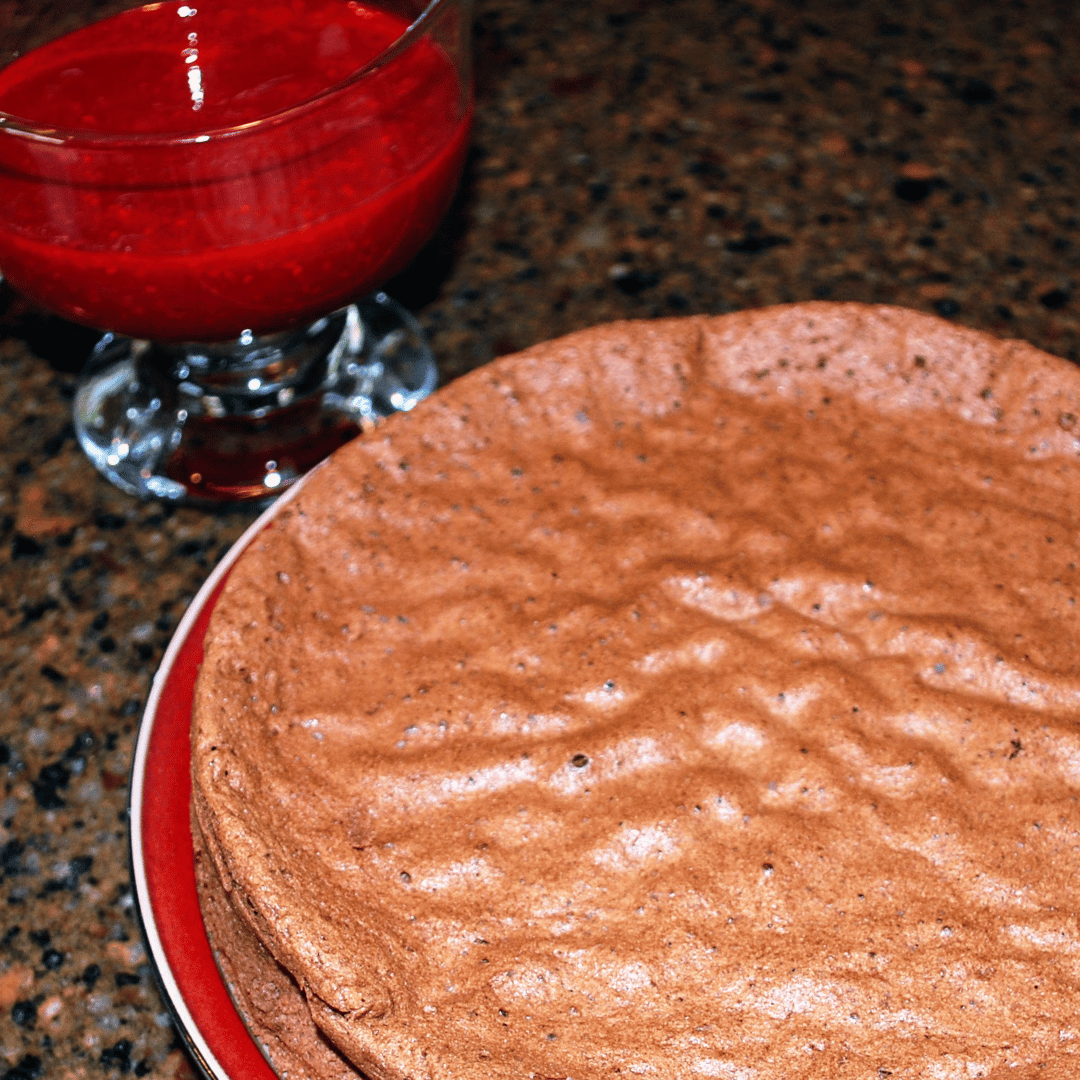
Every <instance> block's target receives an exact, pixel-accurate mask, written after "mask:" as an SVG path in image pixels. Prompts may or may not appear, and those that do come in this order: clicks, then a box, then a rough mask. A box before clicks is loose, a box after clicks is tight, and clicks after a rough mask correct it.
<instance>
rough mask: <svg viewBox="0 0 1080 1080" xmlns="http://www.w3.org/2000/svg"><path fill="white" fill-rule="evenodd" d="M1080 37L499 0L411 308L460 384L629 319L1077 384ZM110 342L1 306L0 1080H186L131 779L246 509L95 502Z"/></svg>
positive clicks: (1037, 5)
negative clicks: (856, 345)
mask: <svg viewBox="0 0 1080 1080" xmlns="http://www.w3.org/2000/svg"><path fill="white" fill-rule="evenodd" d="M70 6H71V5H63V6H61V5H53V6H50V5H48V4H38V5H37V7H38V8H39V9H40V10H41V13H40V14H39V15H38V16H37V17H38V18H40V19H48V18H60V17H62V12H63V11H67V10H69V9H70ZM7 17H8V15H7V14H5V13H2V12H0V18H7ZM1078 26H1080V24H1078V22H1077V20H1076V19H1075V15H1074V12H1073V9H1072V5H1071V4H1068V3H1064V2H1063V3H1052V2H1049V0H1033V2H1029V3H1019V2H1015V3H1014V2H991V0H981V2H969V3H965V4H954V3H946V2H940V3H929V2H927V3H912V4H907V5H902V6H900V5H895V4H886V3H884V2H877V3H848V4H844V5H840V4H832V3H826V2H824V0H811V2H807V3H794V2H784V3H781V2H776V3H772V2H766V0H761V2H757V3H718V2H715V0H672V2H670V3H664V2H660V0H653V2H649V3H646V2H640V3H634V2H626V0H623V2H620V3H614V2H612V0H598V2H596V3H593V4H580V3H570V2H568V0H557V2H556V0H547V2H542V3H537V2H532V0H506V2H501V0H481V2H480V3H479V5H478V8H477V11H476V30H477V34H476V62H477V84H478V102H477V106H478V112H477V124H476V135H475V143H474V151H473V154H472V158H471V161H470V165H469V169H468V172H467V176H466V180H465V184H464V186H463V188H462V192H461V195H460V197H459V199H458V201H457V203H456V204H455V207H454V209H453V211H452V213H451V215H450V217H449V219H448V220H447V222H446V224H445V225H444V226H443V228H442V229H441V231H440V233H439V235H438V236H437V237H436V238H435V240H434V241H433V243H432V244H431V245H430V246H429V248H428V250H427V251H426V252H425V253H424V255H423V256H421V259H420V260H418V263H417V265H416V266H415V267H414V268H413V270H412V271H410V272H409V273H407V274H406V275H404V276H403V277H402V278H401V279H399V280H398V281H397V282H396V283H395V285H394V288H393V290H392V291H394V292H395V293H396V294H397V295H398V296H399V297H401V298H402V299H403V300H404V301H405V302H407V303H409V304H410V305H412V306H413V307H414V308H415V310H416V311H417V312H418V314H419V316H420V318H421V319H422V321H423V322H424V323H425V325H426V327H427V328H428V330H429V332H430V334H431V337H432V341H433V343H434V346H435V348H436V350H437V352H438V354H439V356H440V358H441V362H442V366H443V372H444V377H445V378H446V379H447V380H449V379H451V378H453V377H454V376H456V375H459V374H461V373H462V372H464V371H466V370H469V369H470V368H473V367H475V366H477V365H478V364H482V363H485V362H486V361H488V360H489V359H491V358H492V357H494V356H498V355H502V354H504V353H507V352H511V351H514V350H515V349H518V348H522V347H525V346H527V345H530V344H532V343H534V342H536V341H539V340H542V339H544V338H547V337H552V336H555V335H557V334H561V333H565V332H567V331H570V330H573V329H577V328H580V327H583V326H587V325H590V324H592V323H596V322H601V321H605V320H609V319H615V318H624V317H628V316H629V317H642V318H650V317H655V316H657V315H668V314H677V313H680V312H685V313H697V312H724V311H730V310H735V309H738V308H742V307H749V306H756V305H763V304H770V303H777V302H783V301H788V300H806V299H815V298H831V299H852V300H865V301H874V302H882V301H883V302H889V303H898V304H905V305H908V306H911V307H916V308H919V309H922V310H925V311H929V312H933V313H937V314H941V315H945V316H947V317H949V318H952V319H955V320H957V321H958V322H962V323H965V324H967V325H970V326H974V327H977V328H979V329H983V330H989V331H991V332H994V333H997V334H1000V335H1003V336H1015V337H1022V338H1026V339H1027V340H1029V341H1031V342H1033V343H1034V344H1035V345H1038V346H1039V347H1041V348H1044V349H1047V350H1049V351H1051V352H1055V353H1058V354H1059V355H1062V356H1067V357H1069V358H1071V359H1073V360H1080V333H1078V321H1077V315H1078V312H1080V295H1078V287H1080V208H1078V205H1077V200H1078V198H1080V161H1078V148H1080V76H1078V75H1077V69H1076V65H1075V57H1076V55H1077V54H1078V47H1080V30H1078ZM90 340H92V339H91V337H90V336H89V335H88V334H86V333H84V332H82V331H79V330H77V329H75V328H72V327H70V326H67V325H66V324H62V323H60V322H58V321H57V320H53V319H50V318H48V317H47V316H46V315H44V314H43V313H41V312H40V311H38V310H37V309H35V308H34V307H33V306H32V305H30V304H29V303H28V302H27V301H25V300H23V299H21V298H19V297H17V296H14V295H12V294H11V293H10V292H5V293H3V294H2V295H0V365H2V366H0V371H2V372H3V379H2V381H0V402H2V406H0V530H2V536H0V620H2V627H3V631H2V632H3V646H2V648H0V773H2V774H3V776H4V789H3V791H2V792H0V872H2V873H3V875H4V881H3V888H2V889H0V905H2V909H3V912H4V917H3V920H2V922H0V1080H33V1078H35V1077H37V1076H48V1077H58V1078H64V1080H74V1078H82V1077H99V1076H102V1077H109V1076H111V1077H116V1076H119V1075H122V1074H130V1075H137V1076H145V1075H153V1076H155V1077H183V1076H185V1075H188V1074H189V1073H190V1069H191V1065H190V1063H189V1062H188V1061H187V1059H186V1058H185V1056H184V1054H183V1051H182V1050H181V1048H180V1044H179V1041H178V1039H177V1036H176V1033H175V1031H174V1030H173V1028H172V1025H171V1021H170V1019H169V1015H168V1012H167V1009H166V1007H165V1005H164V1003H163V1001H162V999H161V998H160V996H159V994H158V991H157V989H156V987H155V985H154V981H153V976H152V974H151V972H150V971H149V968H148V966H147V959H146V955H145V952H144V950H143V947H142V945H141V944H140V937H139V929H138V923H137V920H136V917H135V913H134V911H133V909H132V903H131V889H130V874H129V869H128V862H127V826H126V806H127V797H128V782H127V773H128V769H129V766H130V760H131V753H132V748H133V745H134V738H135V730H136V726H137V723H138V718H139V714H140V712H141V709H142V705H143V702H144V700H145V697H146V694H147V692H148V690H149V686H150V681H151V679H152V677H153V673H154V670H155V668H156V666H157V664H158V663H159V661H160V659H161V655H162V652H163V650H164V648H165V645H166V643H167V641H168V639H169V636H170V634H171V632H172V630H173V628H174V627H175V625H176V623H177V621H178V620H179V618H180V616H181V614H182V612H183V610H184V607H185V605H186V604H187V602H188V601H189V600H190V598H191V597H192V596H193V595H194V593H195V592H196V590H197V589H198V587H199V585H200V583H201V582H202V580H203V579H204V578H205V576H206V575H207V573H208V572H209V570H210V569H211V567H212V566H213V565H214V563H215V562H216V561H217V560H218V559H219V558H220V556H221V555H222V553H223V552H224V551H225V550H227V548H228V546H229V544H230V543H232V541H233V540H234V539H235V538H236V537H237V536H238V535H239V534H240V532H242V530H243V528H244V527H245V526H246V525H247V523H248V522H249V521H250V520H251V518H252V516H253V513H252V512H251V511H249V510H242V511H235V512H232V513H227V514H221V515H208V514H205V513H202V512H197V511H194V510H188V509H174V508H167V507H161V506H157V505H143V504H139V503H136V502H133V501H132V500H130V499H128V498H126V497H125V496H123V495H122V494H120V493H119V492H118V491H115V490H114V489H112V488H111V487H110V486H109V485H108V484H107V483H105V481H104V480H101V479H99V478H98V477H97V475H96V473H95V472H94V471H93V469H92V468H91V466H90V465H89V464H88V463H87V462H86V461H85V460H83V458H82V457H81V454H80V452H79V451H78V449H77V447H76V445H75V443H74V441H73V438H72V431H71V427H70V423H69V410H70V405H71V397H72V393H73V388H74V383H75V375H74V374H73V372H74V371H76V370H77V368H78V366H79V363H80V360H81V357H82V356H83V355H85V352H86V349H87V346H88V343H89V341H90Z"/></svg>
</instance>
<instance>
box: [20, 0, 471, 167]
mask: <svg viewBox="0 0 1080 1080" xmlns="http://www.w3.org/2000/svg"><path fill="white" fill-rule="evenodd" d="M451 3H453V0H429V3H428V5H427V7H425V8H424V10H423V11H421V12H420V14H419V15H417V16H416V18H415V19H414V20H413V21H412V22H411V23H410V24H409V25H408V27H406V29H405V30H404V31H403V32H402V34H401V36H400V37H399V38H397V40H396V41H393V42H392V43H391V44H389V45H387V46H386V48H385V49H383V51H382V52H381V53H379V55H378V56H376V57H373V58H372V59H371V60H369V61H368V62H367V63H366V64H363V65H362V66H360V67H358V68H357V69H356V70H355V71H354V72H353V73H352V74H351V75H349V76H347V77H346V78H344V79H342V80H341V81H340V82H336V83H334V85H333V86H328V87H327V88H326V89H325V90H321V91H319V93H317V94H315V95H314V96H313V97H309V98H306V99H305V100H304V101H301V102H298V103H297V104H296V105H289V106H288V107H287V108H284V109H279V110H278V111H277V112H273V113H268V114H267V115H266V116H260V117H259V118H258V119H257V120H248V121H246V122H245V123H243V124H233V125H231V126H228V127H217V128H205V129H201V130H195V131H185V132H182V133H180V132H178V133H175V134H172V135H169V134H157V133H154V132H136V133H132V132H108V131H93V130H90V129H83V128H58V127H50V126H48V125H46V124H37V123H34V122H33V121H32V120H27V119H26V118H25V117H21V116H15V115H14V114H12V113H7V112H4V111H3V110H2V109H0V136H2V135H4V134H10V135H15V136H17V137H20V138H24V139H27V140H28V141H32V142H38V143H50V144H52V145H54V146H62V145H66V144H78V145H81V146H116V147H120V146H127V147H131V146H183V145H185V144H188V143H195V144H201V143H208V142H216V141H218V140H220V139H227V138H232V137H235V136H238V135H245V134H248V133H250V132H252V131H256V130H258V129H260V128H265V127H272V126H275V125H277V124H281V123H285V122H287V121H289V120H292V119H294V118H295V117H297V116H299V115H300V114H302V113H304V112H307V111H309V110H311V109H314V108H316V107H317V106H318V105H319V104H320V103H321V102H323V101H326V100H327V99H328V98H331V97H333V96H334V95H335V94H338V93H340V92H341V91H342V90H344V89H345V88H346V87H349V86H352V85H353V84H354V83H357V82H359V81H360V80H361V79H364V78H366V77H367V76H368V75H370V74H371V73H372V72H373V71H376V70H377V69H379V68H381V67H383V66H385V65H386V64H387V63H389V62H390V61H391V60H393V59H394V57H395V56H398V55H400V54H401V53H402V52H404V51H405V50H406V49H407V48H408V47H409V46H410V45H411V44H412V43H413V41H415V40H416V38H418V37H419V36H420V35H421V34H422V33H423V32H424V30H425V29H426V27H427V24H428V23H429V22H431V21H432V19H433V17H434V15H435V13H436V11H438V9H439V8H443V7H447V6H448V5H450V4H451ZM465 6H467V5H465ZM12 62H13V63H14V62H15V61H12Z"/></svg>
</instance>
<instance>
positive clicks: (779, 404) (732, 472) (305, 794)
mask: <svg viewBox="0 0 1080 1080" xmlns="http://www.w3.org/2000/svg"><path fill="white" fill-rule="evenodd" d="M1078 416H1080V372H1078V371H1076V370H1075V369H1074V368H1073V367H1072V366H1071V365H1069V364H1067V363H1066V362H1064V361H1061V360H1057V359H1055V358H1053V357H1050V356H1047V355H1046V354H1044V353H1040V352H1038V351H1037V350H1035V349H1033V348H1032V347H1030V346H1027V345H1024V344H1022V343H1018V342H1001V341H997V340H995V339H993V338H990V337H988V336H987V335H983V334H979V333H976V332H974V331H969V330H964V329H962V328H959V327H955V326H952V325H950V324H947V323H945V322H943V321H941V320H937V319H933V318H930V317H927V316H923V315H919V314H917V313H914V312H910V311H905V310H902V309H895V308H884V307H881V308H868V307H863V306H859V305H845V304H805V305H792V306H790V307H783V308H775V309H766V310H764V311H757V312H746V313H738V314H735V315H729V316H723V317H718V318H690V319H679V320H666V321H658V322H652V323H624V324H612V325H609V326H604V327H598V328H595V329H594V330H590V331H585V332H582V333H579V334H576V335H572V336H570V337H568V338H564V339H560V340H558V341H555V342H550V343H547V344H546V345H544V346H538V347H536V348H535V349H532V350H529V351H527V352H525V353H523V354H520V355H518V356H516V357H513V358H508V359H507V360H504V361H499V362H496V363H495V364H493V365H491V366H489V367H488V368H485V369H481V370H479V371H477V372H475V373H473V374H472V375H470V376H467V377H466V378H464V379H462V380H460V381H459V382H457V383H454V384H452V385H451V386H450V387H448V388H447V389H446V390H444V391H442V392H440V394H438V395H436V396H435V398H434V399H432V400H431V401H430V402H429V403H425V405H424V406H422V407H421V408H418V409H417V410H416V411H415V412H414V413H412V414H408V415H403V416H400V417H395V418H394V419H393V420H392V421H391V422H388V423H387V424H386V425H385V426H384V427H383V428H381V429H379V430H378V431H376V432H375V433H374V434H373V435H371V436H368V437H366V438H363V439H361V440H358V441H356V442H354V443H352V444H350V445H349V446H348V447H346V448H344V449H343V450H342V451H340V452H339V453H338V454H336V455H335V456H334V457H333V459H332V460H331V462H330V463H329V464H328V465H327V466H326V467H324V468H323V469H321V470H319V471H318V472H317V473H316V474H314V475H313V476H311V477H310V478H309V480H308V481H307V482H306V483H305V485H304V488H303V490H302V491H301V493H300V494H299V495H298V497H297V498H296V499H295V500H293V501H292V502H291V503H290V504H289V505H288V506H287V507H284V508H283V509H282V510H281V512H280V513H279V514H278V515H277V517H276V518H275V520H274V522H273V525H272V527H271V528H270V529H268V530H267V531H266V532H265V533H263V534H262V535H261V536H260V537H259V538H258V539H257V540H256V541H255V542H254V543H253V544H252V545H251V547H250V548H249V549H248V551H247V552H246V553H245V554H244V556H243V557H242V558H241V560H240V561H239V562H238V563H237V565H236V567H235V568H234V569H233V571H232V574H231V576H230V579H229V582H228V585H227V588H226V590H225V592H224V594H223V597H222V599H221V601H220V602H219V604H218V606H217V609H216V611H215V614H214V619H213V622H212V625H211V629H210V633H209V635H208V638H207V643H206V659H205V663H204V667H203V671H202V674H201V676H200V680H199V685H198V690H197V702H196V711H195V720H194V728H193V770H194V771H193V781H194V792H195V810H196V814H197V817H198V821H199V825H200V828H201V829H202V832H203V834H204V835H205V836H206V837H207V841H208V847H209V849H210V852H211V854H212V856H213V858H214V861H215V863H216V865H217V867H218V870H219V872H220V873H221V876H222V880H223V881H224V882H226V885H227V887H228V888H229V889H231V890H234V891H235V895H237V896H240V897H242V898H243V901H244V903H243V905H242V906H243V908H244V911H245V917H246V918H247V919H248V920H249V922H250V925H251V926H252V927H253V928H254V929H255V931H256V932H257V934H258V935H259V937H260V938H261V940H262V941H263V942H264V944H265V945H266V947H267V948H268V949H269V950H270V952H271V953H272V954H273V956H274V957H275V958H276V959H277V960H278V962H279V963H280V964H281V965H282V966H283V967H285V968H286V969H287V970H288V971H289V972H290V973H291V974H292V976H293V977H294V978H295V980H296V981H297V983H298V984H299V986H300V988H301V989H302V991H303V992H304V994H305V996H306V998H307V1002H308V1006H309V1008H310V1009H311V1012H312V1016H313V1018H314V1019H315V1022H316V1023H317V1024H318V1025H319V1027H320V1029H321V1030H322V1031H323V1032H324V1033H325V1034H326V1036H327V1038H328V1039H329V1040H330V1041H331V1042H332V1043H333V1044H334V1045H335V1046H336V1047H337V1048H338V1049H339V1050H340V1051H341V1052H342V1053H343V1054H344V1055H345V1056H346V1057H347V1058H348V1059H349V1060H350V1061H352V1062H353V1063H354V1064H355V1065H356V1066H357V1067H358V1068H359V1069H361V1070H363V1071H364V1072H366V1073H367V1074H368V1075H369V1076H371V1077H373V1078H375V1080H381V1078H389V1077H395V1078H397V1077H401V1078H404V1077H431V1078H444V1077H445V1078H449V1077H457V1078H469V1080H495V1078H500V1080H502V1078H510V1077H514V1078H519V1077H537V1078H539V1077H548V1078H553V1077H563V1078H571V1077H572V1078H574V1080H589V1078H598V1077H608V1076H615V1075H627V1074H630V1075H641V1076H648V1077H653V1078H656V1080H674V1078H676V1077H679V1078H686V1077H696V1076H701V1077H721V1078H730V1080H749V1078H751V1077H781V1076H783V1077H833V1076H837V1075H852V1076H859V1077H863V1076H866V1077H877V1076H882V1077H883V1076H888V1075H890V1074H891V1075H892V1076H894V1077H907V1076H911V1077H914V1076H940V1077H943V1078H947V1077H953V1076H955V1077H969V1076H972V1077H973V1076H980V1075H981V1076H987V1077H990V1076H998V1075H1001V1076H1006V1075H1007V1076H1010V1077H1013V1078H1019V1077H1028V1076H1029V1075H1030V1076H1031V1077H1034V1076H1036V1075H1037V1076H1040V1077H1043V1078H1050V1077H1054V1076H1057V1075H1059V1073H1058V1071H1057V1070H1058V1069H1059V1068H1061V1069H1067V1068H1068V1067H1069V1066H1068V1063H1069V1061H1071V1060H1072V1058H1071V1057H1070V1056H1069V1055H1070V1054H1071V1052H1072V1051H1071V1049H1070V1048H1071V1047H1072V1046H1074V1045H1075V1042H1074V1040H1076V1039H1077V1037H1078V1036H1080V1021H1077V1019H1076V1018H1077V1016H1080V990H1078V989H1077V986H1078V979H1077V967H1076V964H1077V960H1076V957H1077V955H1078V953H1080V936H1078V928H1077V921H1076V910H1077V904H1076V900H1077V897H1076V887H1075V882H1076V881H1077V880H1078V879H1077V870H1078V864H1080V854H1078V852H1080V841H1078V836H1080V832H1078V830H1080V814H1078V812H1077V802H1076V800H1077V795H1078V794H1080V729H1078V724H1077V721H1078V718H1080V652H1078V649H1077V645H1076V642H1077V639H1078V634H1077V630H1078V626H1077V622H1078V616H1077V608H1076V597H1077V591H1078V588H1080V581H1078V577H1080V571H1078V569H1077V565H1078V562H1080V542H1078V535H1080V534H1078V524H1080V522H1078V518H1080V509H1078V499H1077V495H1078V493H1080V457H1078V454H1080V439H1078V436H1080V420H1078V419H1077V417H1078ZM998 1070H1000V1074H999V1071H998ZM1028 1070H1031V1071H1030V1073H1029V1071H1028ZM1060 1075H1061V1076H1065V1075H1066V1072H1065V1071H1062V1072H1060Z"/></svg>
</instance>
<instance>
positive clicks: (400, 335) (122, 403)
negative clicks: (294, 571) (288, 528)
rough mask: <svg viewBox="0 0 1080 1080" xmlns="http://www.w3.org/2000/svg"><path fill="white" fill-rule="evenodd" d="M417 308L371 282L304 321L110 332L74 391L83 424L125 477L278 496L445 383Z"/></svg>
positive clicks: (201, 495)
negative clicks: (206, 339) (132, 334)
mask: <svg viewBox="0 0 1080 1080" xmlns="http://www.w3.org/2000/svg"><path fill="white" fill-rule="evenodd" d="M437 374H438V373H437V370H436V367H435V358H434V357H433V355H432V353H431V350H430V348H429V347H428V344H427V342H426V340H425V339H424V335H423V332H422V331H421V329H420V326H419V324H418V323H417V321H416V320H415V319H414V318H413V316H412V315H411V314H410V313H409V312H408V311H406V310H405V309H404V308H403V307H401V305H400V304H397V303H395V302H394V301H393V300H391V299H390V298H389V297H388V296H387V295H386V294H385V293H374V294H372V295H371V296H369V297H367V298H366V299H364V300H362V301H360V302H359V303H357V304H352V305H350V306H349V307H347V308H343V309H342V310H341V311H337V312H335V313H334V314H333V315H329V316H327V317H326V318H324V319H319V320H318V321H317V322H315V323H312V325H311V326H308V327H306V328H304V329H302V330H296V331H288V332H285V333H281V334H271V335H266V336H262V337H256V336H254V335H252V334H250V333H244V334H241V335H240V337H239V338H238V339H237V340H236V341H231V342H218V343H214V344H209V345H207V344H200V343H197V342H185V343H182V344H172V345H168V344H157V343H154V342H149V341H141V340H136V339H133V338H125V337H118V336H115V335H113V334H106V335H105V336H104V337H103V338H102V339H101V341H100V342H98V344H97V346H96V348H95V349H94V352H93V354H92V355H91V357H90V361H89V363H88V364H87V367H86V370H85V371H84V373H83V375H82V379H81V381H80V385H79V389H78V391H77V393H76V395H75V431H76V433H77V435H78V438H79V442H80V443H81V444H82V448H83V450H84V451H85V452H86V455H87V456H88V457H89V458H90V460H91V461H92V462H93V463H94V465H95V466H96V467H97V469H98V470H99V471H100V472H101V473H102V474H103V475H104V476H105V477H107V478H108V479H109V480H110V481H112V483H114V484H115V485H116V486H117V487H119V488H122V489H123V490H124V491H126V492H128V493H129V494H131V495H137V496H139V497H140V498H144V499H150V498H155V499H164V500H167V501H170V502H183V503H196V504H204V505H212V504H224V503H236V502H245V501H253V500H254V501H257V500H268V499H271V498H273V497H274V496H276V495H278V494H280V493H281V492H282V491H283V490H284V489H285V488H286V487H288V486H289V485H290V484H292V483H294V482H295V481H296V480H298V479H299V478H300V477H301V476H303V475H304V473H306V472H307V471H308V470H309V469H311V468H312V467H313V466H315V465H317V464H318V463H319V462H320V461H322V460H323V458H325V457H326V456H327V455H328V454H330V453H331V452H332V451H333V450H336V449H337V447H339V446H341V445H342V444H343V443H346V442H348V441H349V440H350V439H352V438H353V437H354V436H355V435H357V434H358V433H359V432H361V431H363V430H365V429H367V428H370V427H371V426H373V425H374V424H375V423H376V422H377V421H378V420H379V419H380V418H381V417H383V416H387V415H389V414H390V413H392V412H401V411H408V410H409V409H411V408H413V406H414V405H416V404H417V402H419V401H420V400H422V399H423V398H425V397H427V395H428V394H430V393H431V391H432V390H434V389H435V383H436V379H437Z"/></svg>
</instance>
